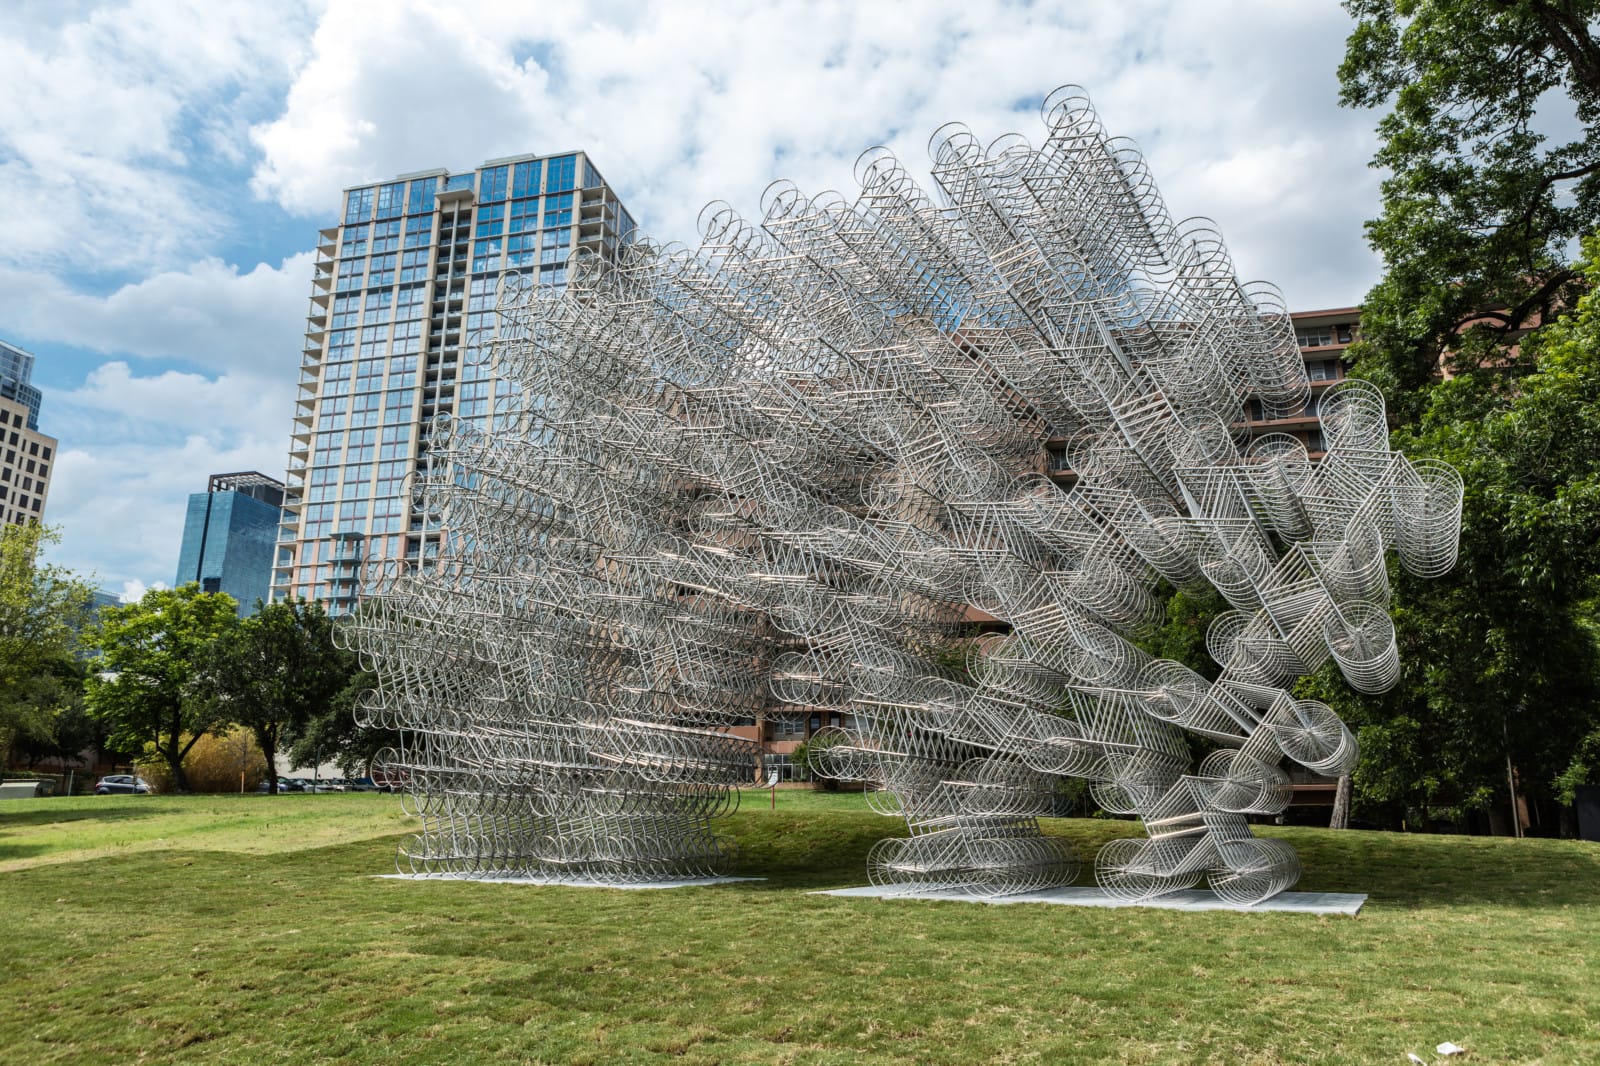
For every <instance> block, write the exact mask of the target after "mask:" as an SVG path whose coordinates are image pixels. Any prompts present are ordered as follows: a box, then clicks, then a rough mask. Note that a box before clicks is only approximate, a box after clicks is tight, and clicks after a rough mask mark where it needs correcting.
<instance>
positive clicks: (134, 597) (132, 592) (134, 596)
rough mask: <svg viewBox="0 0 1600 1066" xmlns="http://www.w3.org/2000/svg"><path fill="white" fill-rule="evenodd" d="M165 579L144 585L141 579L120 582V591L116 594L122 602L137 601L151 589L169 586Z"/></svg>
mask: <svg viewBox="0 0 1600 1066" xmlns="http://www.w3.org/2000/svg"><path fill="white" fill-rule="evenodd" d="M171 587H172V586H170V585H168V584H167V583H166V582H165V581H156V582H152V583H151V584H149V585H146V584H145V583H144V582H143V581H139V580H133V581H124V582H123V583H122V591H121V592H120V593H119V594H118V596H119V598H120V599H121V600H122V602H123V603H138V602H139V601H140V600H142V599H144V594H145V593H146V592H149V591H150V590H151V589H164V588H171Z"/></svg>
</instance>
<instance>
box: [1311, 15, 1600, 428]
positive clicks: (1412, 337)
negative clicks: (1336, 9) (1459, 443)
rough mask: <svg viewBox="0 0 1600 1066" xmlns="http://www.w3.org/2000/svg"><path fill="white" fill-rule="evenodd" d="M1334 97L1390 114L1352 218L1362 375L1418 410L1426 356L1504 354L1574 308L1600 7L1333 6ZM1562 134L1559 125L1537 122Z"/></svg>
mask: <svg viewBox="0 0 1600 1066" xmlns="http://www.w3.org/2000/svg"><path fill="white" fill-rule="evenodd" d="M1345 8H1346V10H1348V11H1349V12H1350V13H1351V15H1353V16H1354V17H1355V19H1356V28H1355V31H1354V32H1353V33H1352V34H1351V36H1350V39H1349V42H1348V45H1347V49H1346V53H1345V59H1344V62H1343V64H1342V65H1341V66H1340V68H1339V82H1340V87H1341V97H1340V99H1341V101H1342V102H1343V103H1345V104H1346V105H1348V106H1352V107H1365V108H1388V109H1389V110H1388V112H1387V113H1386V114H1385V115H1384V116H1383V117H1382V118H1381V119H1380V120H1379V122H1378V135H1379V137H1380V138H1381V146H1380V148H1379V150H1378V154H1377V156H1376V157H1375V158H1374V159H1373V165H1374V166H1377V167H1381V168H1383V169H1385V170H1387V171H1388V172H1389V176H1388V177H1387V178H1386V179H1385V180H1384V182H1383V214H1382V216H1381V217H1380V218H1378V219H1375V220H1373V221H1372V222H1369V223H1368V224H1367V234H1368V237H1369V239H1370V241H1371V243H1372V246H1373V248H1374V249H1375V250H1377V251H1378V252H1379V254H1381V255H1382V256H1383V259H1384V264H1385V268H1386V269H1385V274H1384V276H1383V279H1382V280H1381V281H1380V282H1379V283H1378V285H1377V287H1376V288H1374V289H1373V290H1372V292H1371V293H1369V294H1368V296H1367V299H1366V302H1365V304H1364V305H1363V307H1362V315H1361V330H1362V336H1363V342H1362V343H1361V344H1360V345H1359V346H1358V349H1357V350H1358V352H1359V353H1360V354H1361V359H1362V364H1363V365H1362V368H1361V369H1362V371H1363V373H1364V374H1365V375H1366V376H1368V377H1370V378H1372V379H1373V380H1374V381H1376V382H1377V383H1378V384H1380V385H1381V386H1382V387H1383V388H1384V390H1385V392H1386V393H1388V394H1389V397H1390V401H1391V412H1392V413H1394V414H1397V415H1399V416H1401V417H1402V418H1403V419H1406V420H1410V419H1412V418H1415V417H1416V416H1417V415H1419V414H1420V413H1421V411H1422V408H1423V407H1424V406H1425V402H1426V392H1427V389H1428V387H1429V385H1430V384H1431V383H1432V381H1433V380H1434V379H1435V378H1436V376H1437V374H1438V370H1439V365H1440V360H1441V358H1444V357H1446V356H1447V355H1449V356H1451V357H1453V358H1454V359H1455V360H1456V362H1457V363H1458V364H1459V365H1460V366H1463V367H1476V366H1478V365H1479V364H1481V363H1483V362H1485V361H1490V362H1495V363H1497V364H1502V365H1503V364H1504V363H1506V362H1516V361H1517V355H1518V350H1517V348H1516V341H1517V340H1518V338H1519V337H1520V336H1521V334H1522V333H1523V332H1524V331H1526V330H1528V329H1530V328H1533V327H1536V326H1538V325H1540V324H1541V323H1543V322H1546V321H1549V320H1550V319H1552V318H1553V317H1556V316H1558V315H1559V314H1560V313H1561V312H1563V311H1564V310H1565V309H1567V308H1570V307H1572V306H1573V305H1574V304H1575V303H1576V301H1577V297H1578V295H1579V293H1580V292H1581V290H1582V287H1583V283H1582V277H1581V275H1580V274H1579V273H1578V271H1577V270H1576V269H1575V268H1574V267H1573V265H1572V263H1571V258H1572V257H1571V249H1572V247H1573V245H1574V244H1575V242H1576V241H1577V240H1578V239H1580V238H1581V237H1583V236H1585V235H1587V234H1589V233H1592V232H1595V231H1596V230H1597V229H1600V139H1597V137H1596V132H1597V131H1596V122H1597V121H1600V41H1597V39H1596V37H1595V35H1594V30H1595V26H1596V19H1597V16H1600V0H1346V3H1345ZM1565 127H1571V129H1572V131H1573V133H1572V135H1570V136H1562V137H1559V138H1555V139H1554V140H1552V138H1551V137H1550V136H1549V131H1551V130H1553V129H1558V128H1565Z"/></svg>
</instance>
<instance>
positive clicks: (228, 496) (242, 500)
mask: <svg viewBox="0 0 1600 1066" xmlns="http://www.w3.org/2000/svg"><path fill="white" fill-rule="evenodd" d="M282 516H283V482H281V481H279V480H277V479H276V478H270V477H267V476H266V475H265V474H260V473H257V472H255V471H254V470H251V471H247V472H242V473H236V474H212V475H211V478H210V480H209V481H208V482H207V484H206V491H205V492H197V493H195V494H194V495H192V496H190V497H189V511H188V514H187V516H186V517H185V520H184V523H183V547H182V548H181V549H180V550H179V552H178V576H177V578H176V580H175V581H174V582H173V583H174V584H175V585H187V584H189V583H190V582H191V581H193V582H198V583H199V585H200V591H201V592H226V593H227V594H228V595H230V596H232V597H233V598H234V599H235V600H237V601H238V603H239V614H240V616H241V617H246V616H249V615H251V614H254V613H255V609H256V601H257V600H265V599H267V597H268V595H269V594H270V592H271V585H272V564H273V555H274V550H275V548H276V545H277V539H278V526H279V524H280V522H281V519H282Z"/></svg>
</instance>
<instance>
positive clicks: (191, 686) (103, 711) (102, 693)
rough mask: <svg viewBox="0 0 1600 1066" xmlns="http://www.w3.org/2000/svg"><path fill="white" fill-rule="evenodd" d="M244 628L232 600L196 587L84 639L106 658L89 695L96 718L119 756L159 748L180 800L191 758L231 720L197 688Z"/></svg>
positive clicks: (103, 622) (164, 595)
mask: <svg viewBox="0 0 1600 1066" xmlns="http://www.w3.org/2000/svg"><path fill="white" fill-rule="evenodd" d="M238 628H239V615H238V604H237V603H235V601H234V599H233V597H232V596H229V595H227V594H226V593H222V592H201V591H200V586H199V585H196V584H193V583H191V584H188V585H184V586H182V587H180V588H176V589H151V590H149V591H148V592H146V593H145V594H144V597H143V598H142V599H140V600H139V602H138V603H132V604H128V605H127V606H124V607H108V608H105V609H104V610H102V611H101V612H100V618H99V620H98V622H97V623H96V624H95V625H93V626H90V627H89V628H88V629H87V630H86V631H85V633H84V646H85V647H87V648H88V649H90V650H91V651H94V652H97V653H98V656H99V657H98V659H97V660H96V662H95V664H94V668H95V669H96V671H97V673H95V674H93V675H91V676H90V678H89V680H88V683H87V685H86V687H85V692H84V698H85V701H86V703H87V705H88V708H89V712H90V713H91V714H92V715H94V716H95V717H96V718H98V719H100V720H101V721H102V722H104V723H105V724H106V726H107V733H108V736H109V740H110V743H111V744H113V745H114V746H116V747H117V748H120V749H122V750H126V751H141V750H143V748H144V745H145V744H147V743H148V744H151V745H153V746H154V748H155V751H156V753H157V754H158V755H159V756H160V757H161V758H162V760H163V761H164V762H165V763H166V764H167V767H168V769H169V770H170V771H171V772H172V780H173V783H174V784H175V785H176V786H177V788H178V790H179V791H180V792H187V791H189V780H188V777H187V776H186V774H185V773H184V768H183V759H184V756H186V755H187V754H188V753H189V750H190V749H191V748H192V747H194V745H195V743H196V741H198V740H199V739H200V737H201V736H202V735H204V734H205V733H206V732H208V731H210V730H212V729H214V728H217V727H218V726H220V725H222V724H224V723H225V722H226V720H227V719H226V715H225V713H224V712H223V708H222V707H221V705H220V703H219V701H218V700H216V699H215V698H213V697H212V695H211V694H210V693H208V692H206V691H205V690H204V689H203V688H202V687H201V686H200V685H199V684H198V683H197V682H198V681H199V679H200V678H201V677H202V675H203V674H204V673H205V670H206V666H207V657H208V656H209V655H210V654H212V653H213V651H214V649H216V648H218V647H219V646H221V642H222V641H223V640H224V639H226V638H230V637H232V636H233V635H235V634H236V633H237V632H238Z"/></svg>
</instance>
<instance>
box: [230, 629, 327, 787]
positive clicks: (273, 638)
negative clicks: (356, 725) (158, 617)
mask: <svg viewBox="0 0 1600 1066" xmlns="http://www.w3.org/2000/svg"><path fill="white" fill-rule="evenodd" d="M358 672H359V668H358V665H357V663H356V657H355V655H353V654H352V653H350V652H347V651H341V650H340V649H339V648H337V647H335V646H334V642H333V621H332V620H331V619H330V618H329V617H328V616H327V614H326V612H324V611H323V609H322V606H321V605H320V604H317V603H306V602H302V601H298V600H296V601H288V602H282V603H269V604H264V605H261V606H259V607H258V609H257V611H256V613H255V614H253V615H251V616H250V617H249V618H246V619H245V620H244V621H243V622H241V623H240V624H239V627H238V630H237V631H236V632H232V633H229V634H227V635H226V636H225V637H224V638H223V639H222V640H221V641H220V642H218V643H217V644H216V645H215V646H214V647H213V648H211V649H210V651H209V653H208V659H207V662H206V664H205V667H204V670H203V673H202V683H203V684H204V685H205V686H206V689H207V691H208V692H209V694H210V696H211V698H213V699H214V700H215V701H216V704H217V706H216V714H217V716H218V717H219V718H226V719H227V720H229V721H233V722H237V723H239V724H240V725H244V726H247V727H249V729H250V730H251V731H252V732H253V733H254V734H255V738H256V743H257V744H258V745H260V748H261V752H262V754H263V755H264V756H265V757H266V760H267V765H268V766H269V767H275V766H276V763H275V759H276V758H277V754H278V751H279V749H280V748H281V747H282V745H283V743H284V741H285V740H286V739H287V738H288V737H290V736H291V735H293V734H295V733H296V732H298V731H301V730H303V729H305V728H306V727H307V726H308V724H310V723H311V722H312V720H313V719H315V718H317V717H318V716H319V715H322V714H323V713H324V712H325V711H327V710H328V708H330V706H332V705H334V703H335V701H336V697H338V696H339V695H340V693H341V692H343V691H344V689H345V688H346V686H347V685H348V684H349V683H350V681H351V678H352V677H354V676H355V675H356V674H357V673H358ZM330 754H331V752H330ZM312 757H313V758H314V757H315V755H314V754H313V755H312ZM267 781H268V788H269V790H271V791H274V792H276V791H277V787H278V782H277V774H276V772H275V771H274V772H273V773H269V774H268V776H267Z"/></svg>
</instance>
